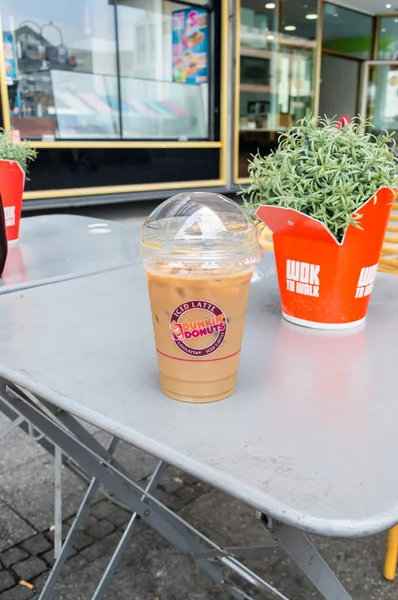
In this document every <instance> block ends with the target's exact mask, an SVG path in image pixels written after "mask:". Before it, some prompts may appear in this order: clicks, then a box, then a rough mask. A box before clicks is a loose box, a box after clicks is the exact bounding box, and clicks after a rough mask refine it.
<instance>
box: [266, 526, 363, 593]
mask: <svg viewBox="0 0 398 600" xmlns="http://www.w3.org/2000/svg"><path fill="white" fill-rule="evenodd" d="M268 529H269V531H270V532H271V533H272V535H273V536H274V538H275V540H276V541H277V542H278V544H279V545H280V546H281V548H282V549H283V550H284V552H285V553H286V554H287V555H288V556H289V557H290V558H291V559H292V561H293V562H294V564H295V565H296V567H297V568H298V569H299V570H300V571H301V572H302V573H303V574H304V575H305V576H306V577H307V579H309V580H310V581H311V583H312V584H313V585H314V587H315V588H316V589H317V590H318V591H319V593H320V594H321V596H322V597H323V598H324V599H325V600H352V598H351V596H350V595H349V594H348V592H347V591H346V590H345V588H344V587H343V585H342V584H341V583H340V581H339V580H338V579H337V577H336V575H335V574H334V573H333V571H332V570H331V568H330V567H329V566H328V565H327V563H326V562H325V561H324V559H323V558H322V557H321V555H320V554H319V552H318V551H317V550H316V548H315V546H314V545H313V544H312V543H311V542H310V540H309V539H308V538H307V536H306V535H305V534H304V533H303V532H302V531H300V530H299V529H295V528H294V527H290V526H288V525H283V524H282V523H277V522H275V521H273V520H270V523H269V525H268Z"/></svg>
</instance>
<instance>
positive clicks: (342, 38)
mask: <svg viewBox="0 0 398 600" xmlns="http://www.w3.org/2000/svg"><path fill="white" fill-rule="evenodd" d="M372 28H373V18H372V17H371V16H370V15H365V14H363V13H360V12H355V11H353V10H349V9H347V8H343V7H341V6H337V5H334V4H329V3H327V2H325V4H324V12H323V32H322V46H323V49H324V50H329V51H334V52H339V53H340V54H345V55H348V56H353V57H357V58H361V59H369V58H371V57H372Z"/></svg>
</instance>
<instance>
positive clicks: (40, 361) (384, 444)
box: [0, 254, 398, 600]
mask: <svg viewBox="0 0 398 600" xmlns="http://www.w3.org/2000/svg"><path fill="white" fill-rule="evenodd" d="M397 295H398V279H396V278H394V277H391V276H389V275H384V274H379V275H378V279H377V283H376V286H375V291H374V293H373V298H372V302H371V306H370V311H369V317H368V321H367V324H366V326H365V327H362V328H358V329H353V330H349V331H347V332H343V333H342V332H338V333H334V332H321V331H313V330H306V329H302V328H300V327H295V326H293V325H290V324H288V323H286V322H284V321H283V320H282V319H281V313H280V306H279V296H278V291H277V287H276V275H275V271H274V267H273V257H272V255H271V254H267V255H266V256H265V257H264V258H263V259H262V261H261V264H260V265H259V268H258V269H257V272H256V273H255V276H254V278H253V283H252V290H251V298H250V302H249V311H248V317H247V325H246V330H245V338H244V343H243V349H242V360H241V366H240V375H239V378H238V385H237V389H236V392H235V394H234V395H233V396H232V397H230V398H229V399H226V400H224V401H222V402H219V403H215V404H209V405H191V404H183V403H179V402H176V401H174V400H171V399H169V398H167V397H165V396H164V395H163V394H162V393H161V392H160V390H159V385H158V377H157V367H156V358H155V350H154V342H153V335H152V323H151V316H150V309H149V304H148V299H147V290H146V282H145V275H144V273H143V271H142V268H141V266H140V265H134V266H132V267H130V268H126V269H124V270H118V271H113V272H108V273H102V274H99V275H95V276H92V277H90V278H82V279H76V280H73V281H68V282H64V283H61V284H58V285H54V286H50V287H48V288H36V289H32V290H27V291H26V292H25V293H24V294H23V296H19V295H17V294H9V295H7V296H3V297H1V298H0V311H1V314H2V315H3V316H4V318H3V319H1V323H0V376H1V378H2V386H1V400H0V403H1V404H3V405H4V406H5V407H8V408H10V407H11V408H12V409H13V410H16V411H18V413H19V414H20V415H22V416H23V417H24V418H25V419H27V420H28V421H29V422H30V423H31V424H32V426H34V427H35V428H36V429H37V430H39V431H41V432H42V433H43V434H45V435H46V436H47V437H48V439H49V440H51V441H52V442H53V443H54V444H57V445H58V446H59V447H60V448H61V449H62V451H63V452H64V453H65V454H67V455H68V456H70V457H71V458H72V459H74V460H75V461H76V462H77V463H78V464H79V465H80V466H81V468H82V469H83V470H85V471H86V472H88V473H90V475H91V476H92V477H93V479H92V482H91V484H90V487H89V489H88V491H87V494H86V497H85V499H84V501H83V504H82V506H81V509H80V511H79V513H78V515H77V517H76V521H75V524H74V526H73V527H72V529H71V531H70V533H69V536H68V538H67V540H66V542H65V544H64V546H63V549H62V552H61V554H60V556H59V558H58V560H57V562H56V564H55V566H54V569H53V572H52V576H50V578H49V580H48V582H47V584H46V586H45V588H44V590H43V592H42V594H41V596H40V599H41V600H48V599H49V598H52V597H53V596H52V589H53V586H54V584H55V583H56V580H57V577H58V575H59V571H60V569H61V567H62V565H63V563H64V561H65V559H66V556H67V553H68V551H69V549H70V546H71V545H72V543H73V537H74V535H75V533H76V531H77V529H78V528H79V527H80V526H81V524H82V521H83V519H84V517H85V515H86V514H87V511H88V507H89V504H90V502H91V501H92V499H93V496H94V495H95V492H96V490H97V488H98V486H99V485H100V484H102V485H104V486H105V487H107V488H108V489H109V490H110V491H111V492H112V493H113V494H114V495H115V496H116V497H117V498H119V500H121V501H122V502H123V503H124V504H126V505H127V506H129V507H130V509H131V511H132V512H133V513H134V514H133V516H132V519H131V521H130V524H129V526H128V528H127V529H126V532H125V534H124V536H123V538H122V540H121V542H120V544H119V546H118V549H117V550H116V552H115V555H114V557H113V559H112V561H111V563H110V565H109V567H108V569H107V570H106V572H105V573H104V575H103V578H102V580H101V582H100V583H99V586H98V588H97V592H96V594H95V595H94V596H93V599H95V600H98V599H99V598H102V597H103V594H104V593H105V590H106V589H107V586H108V585H109V582H110V579H111V577H112V575H113V573H114V571H115V569H116V567H117V565H118V562H119V560H120V558H121V555H122V553H123V551H124V549H125V547H126V545H127V543H128V541H129V539H130V537H131V535H132V533H133V532H134V530H135V527H136V524H137V519H138V518H140V519H142V520H144V521H146V522H147V523H148V524H149V525H150V526H152V527H153V528H154V529H156V530H157V531H158V532H159V533H160V534H161V535H163V536H164V537H165V538H166V539H168V540H169V541H170V542H171V543H173V544H174V545H175V546H176V547H177V548H179V549H180V550H181V551H182V552H185V553H187V554H189V555H191V556H192V557H193V558H194V559H195V560H196V561H197V564H198V566H199V567H200V568H201V569H203V570H204V571H206V572H207V573H208V574H209V575H210V576H211V577H213V579H215V580H216V581H218V582H220V584H222V585H224V586H225V587H226V589H228V591H229V592H230V593H231V595H232V596H233V597H234V598H238V599H249V598H252V596H249V595H248V594H247V593H245V592H243V591H241V590H240V589H238V587H237V585H236V584H235V583H234V582H233V581H232V580H231V579H230V577H229V575H228V574H226V573H225V569H227V570H228V569H232V571H233V572H234V573H235V575H236V574H237V573H238V574H240V575H241V576H243V578H244V579H245V580H246V581H249V582H250V583H252V584H254V585H255V586H257V587H258V588H260V589H263V590H267V591H268V592H269V593H270V594H271V595H272V597H277V598H280V599H284V600H286V597H285V596H284V595H282V594H281V593H279V592H278V591H277V590H275V588H273V587H272V586H271V585H270V584H268V583H267V582H266V581H265V580H263V579H261V578H260V577H259V576H258V575H256V574H254V573H252V572H251V571H249V569H248V568H247V567H246V566H244V565H242V564H241V563H240V562H239V561H238V557H239V556H248V555H253V554H256V555H261V554H262V553H266V552H268V551H273V548H271V549H269V548H266V547H261V548H258V547H257V548H254V549H253V548H251V549H249V548H234V549H232V550H231V549H222V548H220V547H219V546H217V545H216V544H214V543H213V542H212V541H211V540H209V539H208V538H206V537H204V536H203V535H201V534H200V533H199V532H197V531H196V530H195V529H193V528H192V527H190V526H189V525H188V524H187V523H185V522H184V521H182V519H181V518H180V517H179V516H178V515H175V514H174V513H172V512H171V511H170V510H168V509H167V508H166V507H165V506H163V505H162V504H161V503H160V502H158V501H157V500H156V499H155V497H154V491H155V488H156V485H157V483H158V481H159V479H160V477H161V475H162V472H163V469H164V466H165V464H166V463H170V464H172V465H175V466H177V467H179V468H180V469H183V470H184V471H186V472H188V473H191V474H193V475H195V476H197V477H199V478H201V479H202V480H203V481H205V482H208V483H210V484H212V485H214V486H216V487H218V488H221V489H222V490H224V491H225V492H227V493H229V494H231V495H232V496H234V497H236V498H239V499H240V500H243V501H244V502H246V503H248V504H249V505H251V506H253V508H254V509H256V510H257V511H259V512H258V516H259V519H260V521H261V522H262V523H263V524H264V525H265V526H266V527H267V529H268V530H269V531H270V532H271V534H272V536H273V537H274V539H275V540H276V543H277V545H278V547H279V548H281V549H282V550H283V551H284V552H286V553H287V554H288V555H289V556H290V557H291V558H292V560H293V561H294V563H295V564H296V566H297V567H298V568H299V569H300V570H301V571H302V572H303V573H304V574H305V576H306V577H308V578H309V579H310V580H311V581H312V583H313V584H314V585H315V587H316V588H317V589H318V590H319V592H320V593H321V595H322V596H323V598H325V599H326V600H349V599H350V598H351V597H350V596H349V594H348V593H347V592H346V591H345V590H344V588H343V587H342V585H341V584H340V583H339V582H338V580H337V579H336V577H335V576H334V574H333V573H332V571H331V570H330V569H329V568H328V567H327V565H326V564H325V562H324V561H323V559H322V558H321V557H320V555H319V554H318V553H317V551H316V550H315V548H314V547H313V545H312V544H311V542H310V541H309V540H308V538H307V537H306V535H305V532H314V533H317V534H323V535H326V536H343V537H353V536H365V535H368V534H372V533H376V532H379V531H381V530H384V529H387V528H388V527H390V526H392V525H393V524H395V523H396V522H398V481H397V480H396V478H395V477H394V469H395V456H396V455H397V453H398V437H397V435H396V422H397V419H398V403H397V397H396V374H395V371H396V364H395V363H396V360H395V353H394V352H393V351H392V349H393V348H395V345H396V340H397V338H398V313H397V311H396V298H397ZM61 307H62V309H61ZM75 417H79V418H81V419H84V420H85V421H87V422H88V423H90V424H93V425H95V426H97V427H100V428H102V429H104V430H106V431H107V432H109V433H111V434H112V435H113V436H115V437H114V438H113V440H112V442H111V445H110V447H109V448H108V449H105V448H103V447H102V446H100V445H99V444H98V442H97V441H96V440H95V439H94V438H93V437H92V435H90V434H89V433H88V432H87V431H86V430H85V429H84V428H83V427H82V426H81V425H80V424H79V422H78V421H77V420H76V418H75ZM119 438H120V439H123V440H125V441H127V442H128V443H130V444H133V445H135V446H138V447H139V448H141V449H143V450H144V451H146V452H149V453H150V454H152V455H154V456H156V457H158V458H159V464H158V467H157V470H156V471H155V473H154V474H153V477H152V479H151V481H150V482H149V485H148V489H147V491H144V490H143V489H141V488H140V487H139V485H138V484H137V483H136V481H135V480H134V479H133V478H132V477H131V476H130V475H129V474H128V473H126V471H125V470H124V469H123V468H122V467H120V465H118V463H117V462H116V461H115V460H114V459H113V450H114V448H115V446H116V443H117V439H119ZM387 490H388V492H387ZM215 561H216V562H215ZM55 597H56V596H55Z"/></svg>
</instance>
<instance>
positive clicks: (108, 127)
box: [1, 0, 120, 140]
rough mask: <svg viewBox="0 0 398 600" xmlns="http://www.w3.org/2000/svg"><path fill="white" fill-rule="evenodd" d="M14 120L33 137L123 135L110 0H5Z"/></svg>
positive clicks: (13, 123) (12, 119)
mask: <svg viewBox="0 0 398 600" xmlns="http://www.w3.org/2000/svg"><path fill="white" fill-rule="evenodd" d="M1 13H2V23H3V42H4V50H5V52H4V53H5V59H6V72H7V84H8V90H9V103H10V110H11V123H12V126H13V127H14V128H15V129H18V130H20V132H21V135H22V136H24V137H30V138H34V139H49V140H51V139H56V138H58V139H70V138H79V137H83V138H89V139H92V138H117V137H119V136H120V129H119V118H118V110H117V106H116V108H115V107H114V105H115V104H116V105H117V78H116V43H115V29H114V10H113V7H112V6H111V5H110V4H109V2H108V0H68V2H53V0H40V2H31V0H2V2H1Z"/></svg>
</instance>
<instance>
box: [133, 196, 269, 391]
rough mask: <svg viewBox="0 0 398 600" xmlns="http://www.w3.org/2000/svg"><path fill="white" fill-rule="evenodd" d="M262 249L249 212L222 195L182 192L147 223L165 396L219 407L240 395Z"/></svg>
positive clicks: (145, 240)
mask: <svg viewBox="0 0 398 600" xmlns="http://www.w3.org/2000/svg"><path fill="white" fill-rule="evenodd" d="M259 251H260V246H259V244H258V240H257V233H256V229H255V227H254V226H253V224H252V222H251V221H250V219H249V218H248V217H247V215H246V214H245V212H244V211H243V210H242V208H241V207H240V206H239V205H238V204H236V203H235V202H232V201H231V200H229V199H228V198H225V197H223V196H220V195H217V194H210V193H206V192H194V193H191V194H187V193H182V194H178V195H177V196H175V197H173V198H170V199H169V200H168V201H166V202H164V203H163V204H162V205H160V206H159V207H158V208H157V209H156V210H155V211H154V212H153V213H152V214H151V215H150V216H149V217H148V219H147V220H146V222H145V224H144V227H143V234H142V241H141V253H142V256H143V260H144V267H145V270H146V273H147V278H148V289H149V297H150V303H151V310H152V320H153V328H154V336H155V344H156V353H157V360H158V367H159V374H160V381H161V387H162V390H163V392H164V393H165V394H166V395H167V396H170V397H172V398H175V399H177V400H182V401H187V402H213V401H216V400H221V399H223V398H226V397H227V396H229V395H230V394H231V393H232V392H233V391H234V388H235V382H236V376H237V372H238V365H239V359H240V353H241V344H242V336H243V330H244V324H245V317H246V308H247V301H248V296H249V289H250V280H251V277H252V273H253V269H254V265H255V261H256V258H257V257H258V255H259Z"/></svg>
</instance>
